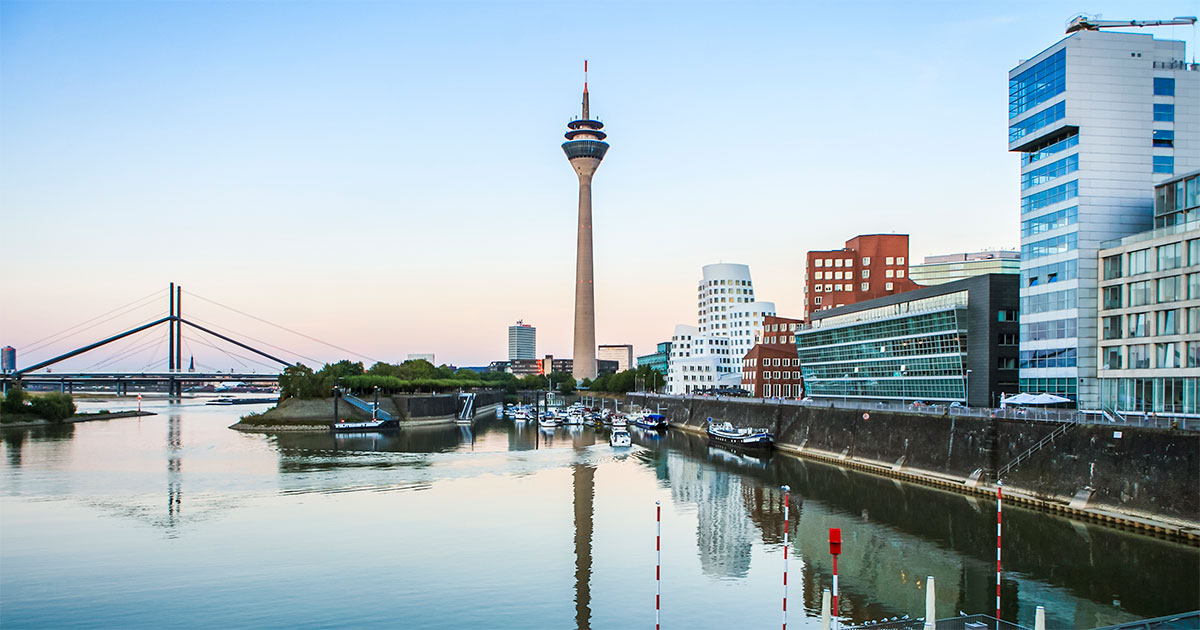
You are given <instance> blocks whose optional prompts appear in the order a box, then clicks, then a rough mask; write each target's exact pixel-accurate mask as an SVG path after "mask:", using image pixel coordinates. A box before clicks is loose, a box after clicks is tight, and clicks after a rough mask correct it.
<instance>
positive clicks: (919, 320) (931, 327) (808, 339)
mask: <svg viewBox="0 0 1200 630" xmlns="http://www.w3.org/2000/svg"><path fill="white" fill-rule="evenodd" d="M955 330H958V318H957V316H956V312H955V310H953V309H947V310H943V311H935V312H932V313H922V314H918V315H913V316H911V317H897V318H895V319H887V320H882V321H874V322H862V323H858V324H853V325H850V326H841V327H838V328H815V329H810V330H807V331H804V332H801V333H800V334H799V335H797V337H798V338H799V342H798V343H799V345H800V348H801V350H803V349H804V348H813V347H816V346H828V345H832V344H839V343H856V342H860V341H872V342H875V341H876V340H878V339H888V338H893V337H904V336H913V335H926V334H930V333H935V332H947V331H955ZM877 345H884V344H878V343H877Z"/></svg>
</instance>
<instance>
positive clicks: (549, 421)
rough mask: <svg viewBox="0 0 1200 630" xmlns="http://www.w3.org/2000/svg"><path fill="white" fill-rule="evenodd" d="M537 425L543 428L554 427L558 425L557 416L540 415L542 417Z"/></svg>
mask: <svg viewBox="0 0 1200 630" xmlns="http://www.w3.org/2000/svg"><path fill="white" fill-rule="evenodd" d="M538 426H539V427H542V428H544V429H553V428H554V427H557V426H558V418H555V417H554V416H542V418H541V419H539V420H538Z"/></svg>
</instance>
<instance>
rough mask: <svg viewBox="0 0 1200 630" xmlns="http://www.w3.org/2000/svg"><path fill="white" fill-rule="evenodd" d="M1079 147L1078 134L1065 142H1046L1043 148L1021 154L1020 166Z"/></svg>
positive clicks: (1069, 137) (1072, 135) (1038, 147)
mask: <svg viewBox="0 0 1200 630" xmlns="http://www.w3.org/2000/svg"><path fill="white" fill-rule="evenodd" d="M1075 146H1079V134H1078V133H1072V134H1071V135H1070V136H1068V137H1067V138H1066V139H1065V140H1058V141H1052V142H1048V143H1047V144H1046V145H1045V146H1040V145H1039V146H1037V147H1034V149H1033V150H1032V151H1030V152H1029V153H1022V154H1021V166H1025V165H1026V164H1033V163H1034V162H1037V161H1038V160H1044V159H1046V158H1048V157H1050V156H1052V155H1054V154H1056V153H1059V152H1061V151H1066V150H1067V149H1070V148H1071V147H1075Z"/></svg>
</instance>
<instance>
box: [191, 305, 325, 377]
mask: <svg viewBox="0 0 1200 630" xmlns="http://www.w3.org/2000/svg"><path fill="white" fill-rule="evenodd" d="M189 295H190V294H189ZM188 319H189V320H191V321H197V322H200V323H201V324H205V325H207V326H211V327H213V328H216V329H217V330H222V331H225V332H227V333H229V334H230V335H231V336H234V337H241V338H244V339H249V340H250V341H255V342H258V343H261V344H262V345H264V346H270V347H272V348H275V349H276V350H280V351H282V352H285V353H287V354H291V355H294V356H298V357H300V358H301V359H307V360H309V361H312V362H313V363H325V361H322V360H320V359H314V358H312V357H307V356H304V355H303V354H300V353H299V352H296V351H295V350H288V349H287V348H283V347H280V346H277V345H275V344H273V343H270V342H268V341H263V340H262V339H256V338H254V337H251V336H250V335H247V334H245V333H240V332H238V331H236V330H234V329H232V328H229V327H227V326H221V325H220V324H214V323H212V322H209V321H205V320H203V319H200V318H199V317H194V316H192V315H188Z"/></svg>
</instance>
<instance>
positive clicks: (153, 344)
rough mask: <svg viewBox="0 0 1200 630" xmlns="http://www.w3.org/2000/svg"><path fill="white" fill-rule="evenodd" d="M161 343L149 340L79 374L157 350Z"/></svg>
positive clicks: (103, 360)
mask: <svg viewBox="0 0 1200 630" xmlns="http://www.w3.org/2000/svg"><path fill="white" fill-rule="evenodd" d="M162 343H163V340H161V339H153V338H152V339H149V340H147V341H146V342H144V343H141V344H138V345H137V346H134V347H132V348H129V349H127V350H124V351H122V352H121V353H119V354H117V355H114V356H111V357H107V358H105V359H102V360H101V361H99V362H97V363H94V364H92V365H90V366H88V367H86V368H84V369H82V370H80V372H87V371H89V370H93V369H99V368H102V367H107V366H109V365H112V364H113V363H116V362H117V361H121V360H123V359H128V358H130V357H134V356H137V355H139V354H141V353H143V352H145V351H146V350H149V349H151V348H157V347H159V346H161V345H162Z"/></svg>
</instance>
